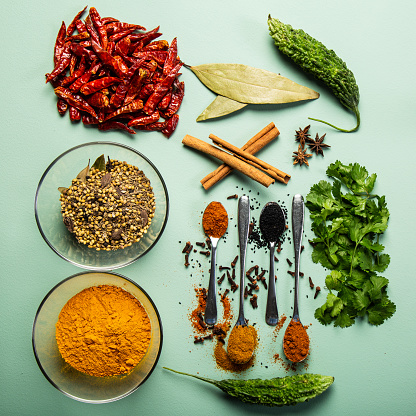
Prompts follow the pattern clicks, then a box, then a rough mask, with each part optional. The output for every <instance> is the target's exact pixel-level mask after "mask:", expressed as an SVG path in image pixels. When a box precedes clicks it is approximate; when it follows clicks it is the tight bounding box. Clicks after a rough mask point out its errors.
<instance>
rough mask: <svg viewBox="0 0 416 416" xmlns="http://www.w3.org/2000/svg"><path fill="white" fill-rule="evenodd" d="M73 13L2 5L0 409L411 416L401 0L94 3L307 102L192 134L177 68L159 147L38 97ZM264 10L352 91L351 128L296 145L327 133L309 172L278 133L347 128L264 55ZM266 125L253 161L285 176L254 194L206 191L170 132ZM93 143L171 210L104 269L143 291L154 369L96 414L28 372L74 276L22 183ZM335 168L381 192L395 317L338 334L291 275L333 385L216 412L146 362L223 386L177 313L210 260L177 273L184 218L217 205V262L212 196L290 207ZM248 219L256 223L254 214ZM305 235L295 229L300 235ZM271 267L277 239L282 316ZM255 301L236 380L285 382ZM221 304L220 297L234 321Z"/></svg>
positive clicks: (189, 54)
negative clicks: (284, 82) (45, 321)
mask: <svg viewBox="0 0 416 416" xmlns="http://www.w3.org/2000/svg"><path fill="white" fill-rule="evenodd" d="M84 5H85V4H84V3H83V2H60V1H47V0H40V1H37V2H24V1H22V0H17V1H10V2H7V3H3V6H2V24H1V28H0V35H1V64H0V65H1V81H0V82H1V100H0V106H1V109H0V114H1V118H2V132H1V143H2V146H1V159H2V162H1V164H0V166H1V168H0V169H1V181H0V183H1V185H0V186H1V191H2V192H1V195H2V197H1V199H2V209H1V216H0V221H1V233H2V238H1V243H0V244H1V247H0V253H1V265H2V270H1V290H0V293H1V295H0V296H1V299H0V317H1V319H0V322H1V323H0V325H1V332H0V377H1V388H0V414H2V415H10V416H14V415H44V414H60V415H62V416H64V415H121V414H130V415H136V414H144V415H162V414H172V415H180V414H198V415H205V414H206V415H211V414H219V413H220V412H222V413H223V414H225V413H227V414H230V415H231V414H241V415H245V414H281V415H286V414H288V415H290V414H300V413H302V414H305V415H312V414H319V415H321V416H324V415H392V414H400V415H411V414H415V410H414V409H415V406H416V395H415V394H414V386H415V381H416V377H415V372H414V368H415V364H416V360H415V348H414V343H415V342H416V336H415V311H414V296H415V289H416V287H415V279H414V272H413V267H414V266H413V264H414V261H413V258H414V250H413V248H414V243H413V242H414V232H415V226H414V204H415V194H414V189H415V187H414V174H415V168H414V158H415V152H416V146H415V137H414V136H415V133H414V128H413V127H412V124H413V122H414V117H415V95H416V87H415V81H414V68H415V63H416V62H415V55H414V45H415V40H416V39H415V32H414V24H413V17H414V15H415V12H416V7H415V6H414V2H412V1H410V0H399V1H394V2H392V1H386V0H382V1H362V0H355V1H351V0H346V1H342V2H340V1H337V2H335V1H325V0H316V1H313V2H312V1H303V0H302V1H296V2H294V1H281V0H280V1H277V0H274V1H259V2H253V1H247V0H242V1H224V0H221V1H218V0H211V1H207V2H197V1H190V0H177V1H175V2H173V1H165V0H160V1H158V2H150V1H149V2H144V1H119V2H117V1H114V0H113V1H98V0H97V1H96V2H95V3H94V4H90V5H89V6H95V7H96V8H97V9H98V11H99V13H100V14H101V15H102V16H114V17H117V18H119V19H120V20H124V21H127V22H130V23H139V24H142V25H144V26H146V27H147V28H148V29H151V28H153V27H155V26H157V25H160V26H161V31H162V32H163V36H162V38H163V39H167V40H169V41H170V40H171V39H172V38H173V37H175V36H177V37H178V43H179V53H180V56H181V58H182V59H183V60H184V61H185V62H186V63H188V64H190V65H198V64H203V63H210V62H233V63H242V64H247V65H252V66H255V67H259V68H263V69H267V70H270V71H273V72H277V73H281V74H282V75H284V76H287V77H289V78H291V79H293V80H294V81H296V82H298V83H301V84H303V85H307V86H309V87H310V88H313V89H315V90H317V91H319V92H320V93H321V97H320V98H319V99H318V100H316V101H314V102H308V103H303V104H294V105H287V106H277V105H276V106H266V105H265V106H258V107H254V106H251V107H248V108H246V109H245V110H243V111H240V112H239V113H237V114H234V115H232V116H229V117H227V118H223V119H218V120H214V121H210V122H204V123H196V122H195V119H196V117H197V116H198V115H199V113H200V112H202V110H203V109H204V108H205V107H206V106H207V105H208V104H209V103H210V102H211V101H212V99H213V97H214V95H213V94H212V93H211V92H210V91H208V90H207V89H206V88H205V87H204V86H203V85H202V84H201V83H200V82H199V81H198V80H197V79H196V78H195V77H194V75H193V74H192V73H191V72H189V71H187V70H186V69H184V70H183V75H182V77H181V79H183V80H184V81H185V84H186V96H185V100H184V102H183V105H182V107H181V109H180V113H179V114H180V123H179V126H178V128H177V130H176V132H175V134H174V135H173V136H172V137H171V138H170V140H167V139H166V138H165V137H164V136H162V135H161V134H160V133H148V134H137V135H135V136H133V137H127V136H126V135H124V134H122V133H120V132H108V133H105V134H101V133H99V132H98V131H97V130H95V129H88V128H84V127H83V126H82V125H81V124H79V125H71V123H70V122H69V120H68V117H65V118H61V117H59V115H58V113H57V111H56V99H55V97H54V94H53V92H52V87H51V86H50V85H45V83H44V74H45V73H46V72H49V71H50V70H51V69H52V53H53V45H54V41H55V37H56V34H57V31H58V29H59V26H60V23H61V21H62V20H65V22H66V23H67V24H69V23H70V21H71V20H72V18H73V16H74V15H75V13H76V12H77V11H78V10H80V9H81V8H82V7H84ZM269 13H271V14H272V16H275V17H278V18H280V19H281V20H282V21H284V22H287V23H291V24H292V25H293V26H295V27H301V28H303V29H304V30H306V31H307V32H308V33H310V34H311V35H313V36H314V37H316V38H317V39H319V40H320V41H322V42H323V43H324V44H326V45H327V46H328V47H330V48H333V49H335V50H336V52H337V53H338V55H339V56H340V57H342V58H343V59H344V60H345V61H346V62H347V63H348V66H349V67H350V68H351V69H352V71H353V72H354V74H355V76H356V79H357V82H358V85H359V87H360V92H361V102H360V110H361V118H362V126H361V127H360V129H359V131H358V132H356V133H353V134H344V133H338V132H336V131H334V130H333V129H331V128H329V127H326V126H324V125H320V124H318V123H315V122H312V123H311V124H312V127H311V132H312V134H313V135H315V134H316V133H317V132H318V133H319V134H320V135H322V134H324V133H327V136H326V141H327V143H328V144H330V145H331V146H332V147H331V148H330V149H328V150H327V151H326V152H325V157H324V158H321V157H317V156H314V157H313V158H311V159H310V167H309V168H308V167H306V166H302V167H300V166H293V165H292V160H291V155H292V152H293V151H294V150H296V145H295V142H294V137H293V135H294V131H295V130H296V129H298V128H299V127H304V126H306V125H307V124H309V121H308V119H307V117H308V116H312V117H318V118H323V119H325V120H328V121H331V122H334V123H335V124H339V125H340V126H345V127H348V126H353V125H354V119H353V116H352V114H350V113H349V112H347V111H345V110H344V109H343V108H341V106H340V104H339V103H338V101H337V100H336V99H335V98H334V97H333V96H332V95H331V93H330V92H329V91H328V90H327V89H325V88H324V87H323V86H322V85H320V84H318V83H317V82H316V81H315V80H314V79H313V78H312V77H310V76H308V75H305V74H303V73H302V72H301V71H300V70H298V68H296V67H295V66H293V65H292V64H291V63H290V62H289V61H288V60H287V59H285V58H284V57H283V56H282V55H281V54H280V53H279V52H278V51H277V49H276V48H275V47H274V46H273V42H272V41H271V39H270V37H269V35H268V29H267V24H266V21H267V16H268V14H269ZM271 121H273V122H274V123H275V124H276V126H277V127H278V128H279V130H280V131H281V134H280V137H279V139H278V140H276V141H275V142H273V143H272V144H271V145H269V146H268V148H267V150H266V149H265V150H263V151H262V152H261V153H259V156H260V157H261V158H262V159H264V160H266V161H268V162H269V163H271V164H274V165H276V166H278V167H279V168H280V169H282V170H284V171H286V172H288V173H289V174H291V175H292V179H291V181H290V182H289V184H288V185H287V186H283V185H281V184H275V185H273V186H271V187H270V188H268V189H266V188H263V187H261V186H260V185H258V184H256V183H254V182H251V181H249V180H248V179H245V178H243V177H242V176H241V175H239V174H233V175H232V176H230V177H228V178H227V179H226V180H223V181H222V182H221V183H220V184H218V185H217V186H215V187H214V188H212V189H211V190H210V191H208V192H205V191H204V190H203V188H202V187H201V186H200V184H199V180H200V179H201V178H202V177H203V176H205V174H207V173H208V172H210V171H211V170H213V169H214V168H215V167H216V166H217V162H216V161H214V160H212V159H210V158H208V157H205V156H203V155H201V154H197V153H196V152H194V151H192V150H190V149H187V148H184V147H183V145H182V144H181V140H182V138H183V136H184V135H185V134H191V135H194V136H196V137H198V138H200V139H203V140H208V135H209V134H210V133H214V134H216V135H217V136H219V137H222V138H224V139H226V140H229V141H230V142H233V143H235V144H238V145H242V144H244V143H245V142H246V141H247V140H248V138H250V137H251V136H252V135H254V134H255V133H256V132H257V131H258V130H260V129H261V128H262V127H264V126H265V125H267V124H268V123H269V122H271ZM95 140H109V141H116V142H120V143H124V144H127V145H130V146H133V147H134V148H136V149H138V150H139V151H141V152H142V153H144V154H145V155H146V156H147V157H148V158H149V159H150V160H151V161H152V162H153V163H155V164H156V166H157V167H158V168H159V170H160V172H161V174H162V175H163V177H164V178H165V180H166V183H167V187H168V190H169V195H170V202H171V210H170V217H169V221H168V224H167V227H166V230H165V233H164V235H163V237H162V238H161V240H160V241H159V243H158V244H157V246H156V247H155V248H154V249H153V250H151V252H150V253H148V254H147V255H146V256H145V257H144V258H142V259H140V260H139V261H137V262H136V263H135V264H133V265H131V266H128V267H126V268H124V269H120V270H119V271H118V272H120V273H121V274H123V275H125V276H127V277H129V278H131V279H133V280H135V281H137V282H138V283H139V284H140V285H142V287H143V288H144V289H145V290H146V291H147V292H148V293H149V294H150V296H151V297H152V298H153V300H154V301H155V303H156V305H157V307H158V308H159V311H160V314H161V317H162V321H163V326H164V345H163V351H162V354H161V357H160V360H159V364H158V366H157V368H156V369H155V371H154V373H153V375H152V376H151V378H150V379H149V380H148V381H147V382H146V383H145V384H144V385H143V386H142V387H140V388H139V390H138V391H136V392H135V393H134V394H132V395H130V396H128V397H127V398H124V399H123V400H121V401H118V402H114V403H111V404H106V405H89V404H83V403H79V402H76V401H74V400H71V399H69V398H67V397H65V396H64V395H62V394H61V393H60V392H59V391H57V390H56V389H55V388H53V387H52V386H51V385H50V384H49V382H48V381H47V380H46V379H45V378H44V376H43V375H42V373H41V371H40V370H39V368H38V366H37V364H36V361H35V359H34V356H33V352H32V345H31V329H32V323H33V319H34V316H35V313H36V310H37V308H38V305H39V303H40V302H41V300H42V299H43V297H44V296H45V295H46V293H47V292H48V291H49V290H50V289H51V288H52V287H53V286H54V285H55V284H56V283H58V282H59V281H60V280H62V279H64V278H66V277H67V276H70V275H72V274H75V273H77V272H78V271H79V269H78V268H76V267H74V266H72V265H71V264H69V263H67V262H65V261H63V260H62V259H60V258H58V256H57V255H56V254H54V253H53V252H52V250H51V249H50V248H49V247H48V246H47V245H46V243H45V242H44V241H43V240H42V237H41V236H40V234H39V232H38V230H37V226H36V223H35V219H34V213H33V203H34V195H35V191H36V186H37V184H38V181H39V179H40V177H41V175H42V174H43V172H44V170H45V169H46V167H47V166H48V165H49V163H50V162H51V161H52V160H53V159H55V158H56V157H57V156H58V155H60V154H61V153H62V152H63V151H65V150H67V149H68V148H70V147H73V146H75V145H78V144H80V143H84V142H88V141H95ZM337 159H339V160H341V161H342V162H343V163H351V162H355V161H356V162H359V163H360V164H362V165H365V166H366V167H367V169H368V170H369V172H371V173H372V172H376V173H377V174H378V179H377V187H376V192H378V193H379V194H384V195H386V198H387V203H388V208H389V209H390V212H391V218H390V222H389V228H388V231H387V232H386V234H385V236H384V237H383V241H382V243H383V244H385V246H386V252H388V253H389V254H390V255H391V264H390V266H389V268H388V269H387V270H386V272H385V273H384V275H385V276H386V277H387V278H389V279H390V285H389V294H390V296H391V298H392V300H393V301H394V302H395V303H396V304H397V312H396V314H395V315H394V317H393V318H392V319H390V320H389V321H387V322H386V323H385V324H383V325H382V326H380V327H371V326H369V325H368V324H367V323H366V322H359V323H357V324H356V325H355V326H354V327H352V328H349V329H337V328H333V327H323V326H321V325H320V324H319V323H318V322H317V321H316V320H315V319H314V317H313V312H314V309H315V308H316V307H317V306H319V305H320V304H321V303H322V302H323V300H324V296H325V294H326V293H325V291H324V293H323V294H322V296H320V297H319V298H318V299H316V300H313V299H312V296H310V295H311V293H312V292H311V291H310V289H309V287H308V284H307V281H306V279H305V280H302V281H301V288H300V292H301V295H300V302H301V304H300V313H301V318H302V321H303V322H304V323H308V324H309V323H312V326H311V327H310V329H309V334H310V337H311V343H312V346H311V355H310V358H309V361H308V362H309V368H308V369H307V371H309V372H315V373H322V374H327V375H333V376H334V377H335V383H334V384H333V385H332V386H331V387H330V389H329V390H328V391H327V392H325V393H324V394H323V395H322V396H320V397H319V398H317V399H315V400H313V401H311V402H309V403H305V404H302V405H299V406H296V407H294V408H282V409H268V408H262V407H258V406H249V405H244V404H242V403H240V402H238V401H236V400H228V399H227V398H226V396H225V395H223V394H222V393H221V392H220V391H219V390H216V389H215V388H214V387H211V386H209V385H205V384H203V383H201V382H199V381H196V380H192V379H188V378H185V377H182V376H178V375H175V374H171V373H168V372H166V371H165V370H163V369H162V366H171V367H173V368H175V369H179V370H183V371H187V372H191V373H196V372H199V374H201V375H204V376H208V377H212V378H224V377H228V376H233V375H232V374H231V375H230V374H228V373H224V372H222V371H220V370H218V369H216V367H215V365H214V361H213V358H212V356H211V355H212V347H211V345H210V344H209V343H205V345H197V346H194V344H193V342H192V331H191V328H190V324H189V321H188V318H187V314H188V312H189V310H190V309H191V307H192V304H193V303H192V302H193V301H194V293H193V289H192V286H193V285H195V284H200V283H201V284H203V285H206V284H207V280H208V273H207V270H208V267H209V266H208V264H209V262H208V260H205V259H202V260H201V261H202V268H201V269H198V270H196V271H194V273H193V274H192V276H190V274H191V272H190V270H185V268H184V267H183V257H182V254H181V249H182V247H183V243H184V242H185V241H187V240H191V241H198V240H201V239H202V231H201V229H200V220H201V211H203V209H204V208H205V206H206V205H207V204H208V203H209V202H211V201H212V200H219V201H222V202H223V203H224V205H225V207H226V209H227V210H228V212H229V214H230V217H233V220H232V221H231V223H230V228H229V234H228V238H227V240H226V243H224V242H223V241H220V243H219V251H218V263H219V264H221V263H228V262H230V261H231V260H232V258H233V257H234V255H235V254H236V252H237V249H236V244H237V235H236V230H235V228H234V224H235V223H236V201H233V200H232V201H227V200H226V197H227V196H228V195H230V194H233V193H235V192H237V193H238V194H239V195H241V194H242V193H243V192H247V193H248V194H249V195H255V196H256V198H257V200H259V201H260V203H261V204H263V203H265V202H267V201H269V200H279V199H280V200H282V201H284V204H285V205H286V207H289V206H290V202H291V198H292V196H293V195H294V194H295V193H301V194H303V195H306V194H307V193H308V191H309V189H310V186H311V185H312V184H313V183H315V182H317V181H319V180H321V179H324V178H325V169H326V167H327V166H328V164H329V163H331V162H333V161H335V160H337ZM236 186H238V187H239V189H236ZM241 187H243V188H244V189H243V190H241ZM249 190H251V193H249V192H248V191H249ZM257 192H259V195H257ZM254 212H255V213H256V215H258V212H259V211H254ZM309 237H311V232H310V221H309V218H308V217H307V220H306V223H305V241H306V239H307V238H309ZM179 241H182V243H179ZM248 253H249V254H248V260H247V261H248V264H251V262H254V263H259V264H260V265H261V266H263V267H268V257H267V255H266V254H265V253H264V252H262V251H258V252H257V253H255V254H254V253H253V252H252V251H251V250H249V252H248ZM310 253H311V250H310V247H309V245H308V244H307V243H306V244H305V251H304V252H303V254H302V258H301V270H302V271H304V272H305V274H306V275H311V276H312V277H313V279H314V281H315V283H316V284H319V285H321V286H323V285H324V279H325V275H326V272H325V270H323V269H322V268H321V267H320V266H319V265H315V264H313V263H312V262H311V260H310ZM285 258H293V247H292V246H291V245H289V244H287V243H285V245H284V250H283V252H282V253H281V255H280V264H279V266H278V268H279V270H278V272H277V274H278V276H279V281H278V296H279V308H280V312H281V313H285V314H286V315H290V307H291V305H292V297H291V296H292V295H290V294H289V290H290V289H291V286H292V282H291V280H290V277H289V275H288V274H287V273H286V270H287V269H288V267H287V265H286V261H285ZM265 293H266V292H265V291H264V290H260V294H259V296H260V298H259V308H258V309H257V310H255V311H254V310H253V309H252V308H251V307H250V305H249V304H247V307H246V312H247V313H246V315H247V317H248V318H249V319H250V321H251V322H258V324H257V326H258V328H259V334H260V337H261V340H260V346H259V350H258V357H257V361H256V365H255V367H254V368H252V369H250V370H249V371H247V372H246V373H245V374H244V377H250V378H251V377H262V378H269V377H274V376H284V375H286V373H285V371H284V370H283V369H282V367H281V366H280V365H279V364H276V363H274V362H273V360H272V356H273V354H274V353H275V352H281V341H282V337H283V331H281V333H280V334H279V335H278V337H277V338H275V337H273V333H272V332H273V331H272V329H271V328H269V327H266V325H265V323H264V322H263V316H264V309H265ZM306 295H309V298H306ZM236 304H237V302H233V306H234V311H235V312H237V311H236ZM266 366H267V368H266ZM300 371H305V369H303V370H300ZM240 377H242V376H240Z"/></svg>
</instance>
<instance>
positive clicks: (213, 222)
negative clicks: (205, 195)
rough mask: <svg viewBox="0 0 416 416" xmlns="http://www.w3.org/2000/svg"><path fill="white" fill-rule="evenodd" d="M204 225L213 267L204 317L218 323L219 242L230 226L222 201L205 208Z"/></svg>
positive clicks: (212, 323)
mask: <svg viewBox="0 0 416 416" xmlns="http://www.w3.org/2000/svg"><path fill="white" fill-rule="evenodd" d="M202 227H203V228H204V232H205V234H206V235H207V236H208V237H209V239H210V241H211V269H210V272H209V283H208V295H207V303H206V306H205V316H204V319H205V323H206V324H207V325H214V324H216V323H217V297H216V296H217V288H216V283H217V280H216V278H215V262H216V253H217V244H218V241H219V239H220V238H221V237H222V236H223V235H224V233H225V232H226V231H227V227H228V214H227V211H226V210H225V208H224V207H223V205H222V204H221V203H220V202H217V201H213V202H211V203H210V204H209V205H208V206H207V207H206V208H205V211H204V215H203V216H202Z"/></svg>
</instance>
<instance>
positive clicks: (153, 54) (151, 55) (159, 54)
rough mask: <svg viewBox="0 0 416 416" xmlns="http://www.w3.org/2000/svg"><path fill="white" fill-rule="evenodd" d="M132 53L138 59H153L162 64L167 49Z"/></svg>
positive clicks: (166, 54)
mask: <svg viewBox="0 0 416 416" xmlns="http://www.w3.org/2000/svg"><path fill="white" fill-rule="evenodd" d="M132 55H133V56H134V57H135V58H139V59H154V60H155V61H156V62H157V63H158V64H159V65H164V64H165V61H166V58H167V56H168V52H167V51H147V52H140V51H139V52H133V53H132Z"/></svg>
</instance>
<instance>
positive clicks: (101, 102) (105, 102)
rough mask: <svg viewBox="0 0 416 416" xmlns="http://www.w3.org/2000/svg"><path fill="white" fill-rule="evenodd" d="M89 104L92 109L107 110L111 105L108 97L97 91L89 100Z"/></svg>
mask: <svg viewBox="0 0 416 416" xmlns="http://www.w3.org/2000/svg"><path fill="white" fill-rule="evenodd" d="M87 102H88V104H89V105H90V106H91V107H97V108H107V107H108V106H109V105H110V99H109V98H108V95H107V94H105V93H103V92H102V91H97V92H95V93H94V94H92V95H91V97H88V98H87Z"/></svg>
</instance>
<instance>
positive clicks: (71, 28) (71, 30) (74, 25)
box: [66, 6, 87, 36]
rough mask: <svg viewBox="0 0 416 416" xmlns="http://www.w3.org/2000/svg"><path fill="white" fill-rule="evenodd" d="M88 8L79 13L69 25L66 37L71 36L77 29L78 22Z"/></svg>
mask: <svg viewBox="0 0 416 416" xmlns="http://www.w3.org/2000/svg"><path fill="white" fill-rule="evenodd" d="M86 8H87V6H85V7H84V8H83V9H82V10H81V11H79V12H78V13H77V14H76V15H75V17H74V18H73V19H72V22H71V23H70V24H69V26H68V29H67V30H66V36H71V35H72V34H73V33H74V31H75V29H76V28H77V20H79V18H80V17H81V16H82V15H83V13H84V12H85V10H86Z"/></svg>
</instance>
